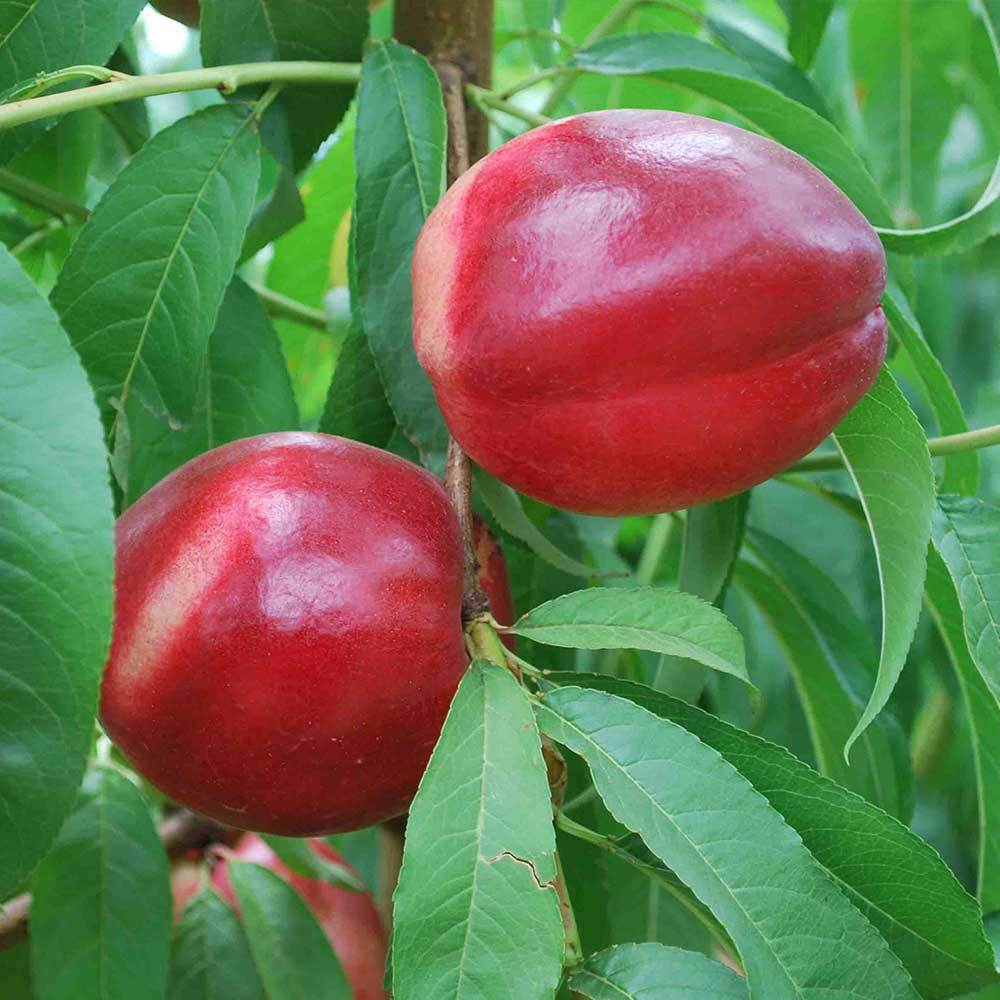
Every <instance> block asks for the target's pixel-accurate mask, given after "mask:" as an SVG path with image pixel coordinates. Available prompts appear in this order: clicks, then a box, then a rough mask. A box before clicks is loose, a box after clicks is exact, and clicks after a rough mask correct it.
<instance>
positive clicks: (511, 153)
mask: <svg viewBox="0 0 1000 1000" xmlns="http://www.w3.org/2000/svg"><path fill="white" fill-rule="evenodd" d="M884 284H885V255H884V253H883V251H882V247H881V245H880V243H879V241H878V237H877V235H876V234H875V232H874V230H873V229H872V228H871V227H870V226H869V225H868V223H867V222H866V221H865V219H864V218H863V216H862V215H861V214H860V213H859V212H858V211H857V209H855V208H854V206H853V205H852V204H851V203H850V202H849V201H848V199H847V198H846V197H845V196H844V195H843V194H841V192H840V191H839V190H838V189H837V188H836V187H835V186H834V185H833V184H832V183H831V182H830V181H829V180H828V179H827V178H826V177H824V176H823V175H822V174H821V173H820V172H819V171H818V170H816V169H815V168H814V167H813V166H811V165H810V164H809V163H808V162H807V161H806V160H804V159H802V158H801V157H799V156H797V155H796V154H795V153H792V152H790V151H789V150H787V149H785V148H784V147H782V146H779V145H778V144H776V143H774V142H772V141H771V140H769V139H765V138H763V137H761V136H758V135H754V134H751V133H749V132H745V131H743V130H742V129H738V128H735V127H734V126H731V125H726V124H724V123H722V122H717V121H711V120H709V119H704V118H699V117H696V116H692V115H682V114H675V113H672V112H662V111H604V112H596V113H593V114H584V115H578V116H576V117H573V118H567V119H563V120H562V121H559V122H555V123H553V124H551V125H546V126H544V127H542V128H538V129H535V130H533V131H531V132H529V133H527V134H526V135H524V136H522V137H520V138H518V139H515V140H514V141H513V142H510V143H507V144H506V145H504V146H502V147H501V148H500V149H498V150H496V151H495V152H493V153H491V154H490V155H489V156H487V157H486V158H485V159H483V160H481V161H480V162H479V163H478V164H477V165H476V166H474V167H473V168H472V170H470V171H469V172H468V173H466V174H465V175H464V176H462V177H461V178H460V179H459V180H458V182H457V183H456V184H455V185H454V186H453V187H452V188H451V189H450V190H449V191H448V193H447V194H446V195H445V196H444V198H443V199H442V200H441V202H440V203H439V204H438V206H437V208H436V209H435V210H434V212H433V213H432V214H431V216H430V218H429V219H428V221H427V223H426V225H425V226H424V229H423V231H422V232H421V234H420V238H419V240H418V243H417V247H416V251H415V254H414V258H413V298H414V306H413V309H414V345H415V347H416V351H417V355H418V357H419V359H420V362H421V364H422V366H423V368H424V370H425V371H426V372H427V374H428V375H429V377H430V379H431V382H432V383H433V386H434V390H435V392H436V395H437V398H438V402H439V403H440V405H441V409H442V411H443V412H444V416H445V419H446V421H447V423H448V426H449V427H450V429H451V432H452V434H453V435H454V436H455V437H456V438H457V440H458V441H459V443H460V444H461V445H462V447H463V448H464V449H465V450H466V452H468V453H469V455H471V456H472V458H473V459H474V460H475V461H476V462H478V463H479V464H480V465H482V466H484V467H485V468H486V469H488V470H489V471H490V472H492V473H493V474H494V475H496V476H497V477H499V478H500V479H502V480H504V481H505V482H507V483H509V484H510V485H511V486H514V487H516V488H517V489H519V490H521V491H522V492H524V493H526V494H528V495H530V496H533V497H536V498H538V499H540V500H543V501H545V502H547V503H550V504H554V505H556V506H559V507H563V508H567V509H570V510H576V511H581V512H584V513H591V514H607V515H617V514H625V513H650V512H654V511H662V510H671V509H678V508H682V507H689V506H692V505H694V504H699V503H704V502H706V501H710V500H715V499H719V498H721V497H725V496H728V495H731V494H733V493H737V492H739V491H740V490H743V489H746V488H748V487H750V486H752V485H754V484H755V483H758V482H761V481H763V480H764V479H767V478H768V477H769V476H772V475H774V474H775V473H776V472H778V471H780V470H781V469H783V468H785V467H786V466H788V465H789V464H790V463H792V462H793V461H795V460H796V459H797V458H799V457H801V456H802V455H803V454H805V453H806V452H808V451H810V450H811V449H812V448H814V447H815V446H816V445H817V444H819V442H820V441H821V440H822V439H823V438H824V437H825V436H826V435H827V434H828V433H829V432H830V430H831V429H832V428H833V427H834V426H835V425H836V424H837V423H838V422H839V421H840V419H841V418H842V417H843V416H844V415H845V414H846V413H847V411H848V410H849V409H850V408H851V407H852V406H853V405H854V403H855V402H857V400H858V399H859V398H860V397H861V396H862V395H863V394H864V393H865V391H866V390H867V389H868V387H869V386H870V385H871V383H872V382H873V380H874V379H875V377H876V375H877V373H878V370H879V367H880V366H881V363H882V360H883V357H884V354H885V347H886V323H885V317H884V315H883V313H882V311H881V309H880V308H879V305H878V303H879V298H880V296H881V293H882V290H883V287H884Z"/></svg>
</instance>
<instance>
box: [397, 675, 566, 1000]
mask: <svg viewBox="0 0 1000 1000" xmlns="http://www.w3.org/2000/svg"><path fill="white" fill-rule="evenodd" d="M555 875H556V868H555V835H554V832H553V829H552V813H551V806H550V801H549V788H548V782H547V780H546V774H545V765H544V763H543V761H542V756H541V749H540V742H539V735H538V729H537V728H536V726H535V722H534V719H533V717H532V713H531V707H530V705H529V703H528V698H527V695H526V693H525V691H524V690H523V689H522V688H521V687H519V686H518V684H517V683H516V682H515V681H514V679H513V677H512V676H511V675H510V674H509V673H508V672H507V671H505V670H503V669H502V668H500V667H497V666H495V665H493V664H490V663H488V662H486V661H484V660H477V661H475V662H474V663H473V664H472V666H471V667H470V668H469V671H468V673H466V675H465V677H464V678H463V680H462V682H461V684H460V686H459V689H458V693H457V694H456V695H455V700H454V702H453V703H452V707H451V711H450V712H449V714H448V718H447V720H446V722H445V725H444V728H443V730H442V732H441V737H440V739H439V740H438V744H437V747H436V748H435V750H434V754H433V756H432V757H431V761H430V764H429V765H428V767H427V771H426V773H425V774H424V777H423V780H422V781H421V783H420V789H419V791H418V792H417V796H416V798H415V799H414V800H413V805H412V806H411V808H410V816H409V820H408V822H407V832H406V847H405V851H404V854H403V866H402V870H401V871H400V875H399V884H398V887H397V889H396V893H395V896H394V923H393V940H392V970H393V991H394V994H395V995H396V996H398V997H400V998H402V1000H405V998H406V997H412V998H417V997H428V998H430V997H433V998H434V1000H549V998H551V996H552V994H553V991H554V990H555V987H556V985H557V983H558V981H559V974H560V968H561V963H562V954H563V929H562V921H561V918H560V915H559V905H558V899H557V897H556V893H555V890H554V888H553V887H552V883H553V881H554V879H555Z"/></svg>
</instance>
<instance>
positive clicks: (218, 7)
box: [201, 0, 368, 171]
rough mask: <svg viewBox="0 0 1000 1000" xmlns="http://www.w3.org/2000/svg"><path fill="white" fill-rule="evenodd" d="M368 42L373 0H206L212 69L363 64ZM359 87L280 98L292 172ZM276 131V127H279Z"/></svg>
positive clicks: (205, 46)
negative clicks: (284, 63)
mask: <svg viewBox="0 0 1000 1000" xmlns="http://www.w3.org/2000/svg"><path fill="white" fill-rule="evenodd" d="M367 35H368V4H367V2H366V0H324V2H323V3H311V4H304V3H302V2H301V0H202V4H201V55H202V62H203V63H204V64H205V65H206V66H223V65H228V64H231V63H245V62H275V61H279V60H287V59H291V60H295V59H307V60H315V61H317V62H348V63H356V62H359V61H360V60H361V49H362V46H363V45H364V41H365V38H366V37H367ZM353 95H354V87H353V86H351V85H349V84H343V85H341V86H315V87H288V88H286V90H285V92H284V93H282V94H281V95H280V97H279V99H278V100H279V103H280V105H281V107H282V110H283V111H284V114H285V116H286V118H287V130H288V141H289V144H290V146H291V152H292V157H291V164H290V165H291V167H292V168H293V170H295V171H298V170H300V169H301V168H302V167H303V166H304V165H305V164H306V163H308V162H309V158H310V157H311V156H312V154H313V153H314V152H315V151H316V148H317V147H318V146H319V144H320V143H321V142H322V141H323V140H324V139H325V138H326V137H327V136H328V135H329V134H330V133H331V132H332V131H333V130H334V129H335V128H336V127H337V125H338V123H339V122H340V120H341V118H343V117H344V115H345V114H346V112H347V107H348V105H349V104H350V103H351V98H352V96H353ZM272 127H277V126H276V123H275V124H274V125H272Z"/></svg>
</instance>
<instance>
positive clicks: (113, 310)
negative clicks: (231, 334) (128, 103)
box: [52, 105, 259, 445]
mask: <svg viewBox="0 0 1000 1000" xmlns="http://www.w3.org/2000/svg"><path fill="white" fill-rule="evenodd" d="M257 150H258V143H257V135H256V129H255V126H254V119H253V117H252V115H251V114H250V113H249V111H248V109H247V108H246V107H240V106H235V105H233V106H215V107H210V108H206V109H205V110H203V111H200V112H198V113H197V114H194V115H191V116H190V117H188V118H183V119H181V120H180V121H179V122H177V123H176V124H174V125H172V126H170V128H167V129H165V130H164V131H162V132H160V133H159V134H157V135H156V136H154V137H153V138H152V139H151V140H150V141H149V142H148V143H147V144H146V145H145V146H143V148H142V149H141V150H140V151H139V152H138V153H137V154H136V155H135V156H134V157H133V158H132V160H131V161H130V162H129V164H128V166H126V167H125V169H124V170H123V171H122V172H121V173H120V174H119V175H118V177H117V179H116V180H115V181H114V183H113V184H112V185H111V187H110V188H108V190H107V192H106V193H105V195H104V197H103V198H102V199H101V202H100V204H99V205H98V206H97V208H96V209H95V210H94V212H93V214H92V215H91V217H90V220H89V221H88V222H87V224H86V225H85V226H84V227H83V229H82V230H81V232H80V235H79V237H78V238H77V240H76V242H75V243H74V244H73V250H72V252H71V253H70V255H69V257H68V258H67V260H66V264H65V266H64V267H63V269H62V272H61V274H60V275H59V281H58V282H57V284H56V287H55V288H54V289H53V292H52V303H53V305H54V306H55V308H56V311H57V312H58V313H59V315H60V317H61V319H62V321H63V325H64V326H65V328H66V330H67V332H68V333H69V335H70V339H71V340H72V341H73V345H74V346H75V347H76V349H77V350H78V352H79V353H80V357H81V358H82V360H83V364H84V367H85V368H86V369H87V373H88V374H89V375H90V379H91V382H92V383H93V385H94V388H95V390H96V392H97V398H98V402H99V404H100V405H101V408H102V410H103V411H104V413H105V417H106V419H107V420H108V422H109V423H110V424H111V426H112V433H115V431H116V430H117V426H118V425H119V424H120V423H121V417H120V416H119V414H121V413H122V411H124V415H125V418H126V419H127V418H128V416H129V414H130V412H132V411H134V410H135V409H137V408H139V407H145V408H146V409H147V410H150V411H151V412H153V413H154V414H156V415H157V416H160V417H161V418H164V419H167V420H168V421H171V422H173V423H174V424H178V425H182V426H183V425H186V424H188V423H189V422H190V421H191V419H192V417H193V415H194V410H195V407H196V405H197V399H198V385H199V375H200V373H201V365H202V359H203V357H204V354H205V348H206V347H207V345H208V338H209V335H210V334H211V332H212V327H213V325H214V324H215V318H216V314H217V312H218V310H219V306H220V305H221V303H222V298H223V295H224V294H225V291H226V286H227V285H228V284H229V280H230V278H231V277H232V273H233V267H234V266H235V264H236V259H237V257H238V255H239V251H240V246H241V244H242V242H243V235H244V233H245V232H246V227H247V222H248V220H249V218H250V213H251V211H252V209H253V201H254V195H255V193H256V187H257V175H258V169H259V157H258V155H257ZM118 443H119V442H116V445H117V444H118Z"/></svg>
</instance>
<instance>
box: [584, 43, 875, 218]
mask: <svg viewBox="0 0 1000 1000" xmlns="http://www.w3.org/2000/svg"><path fill="white" fill-rule="evenodd" d="M573 65H575V66H578V67H579V68H580V69H582V70H584V71H586V72H589V73H601V74H604V75H611V76H621V75H652V76H655V77H656V78H657V79H661V80H664V81H666V82H669V83H676V84H680V85H681V86H683V87H687V88H689V89H691V90H694V91H695V92H697V93H699V94H704V95H705V96H706V97H710V98H711V99H712V100H714V101H717V102H718V103H719V104H722V105H723V106H724V107H727V108H730V109H731V110H732V111H734V112H736V114H738V115H739V116H740V117H742V118H744V119H745V120H746V121H748V122H749V123H750V124H752V125H753V126H754V127H755V128H757V129H759V130H761V131H762V132H764V133H765V134H766V135H769V136H771V138H773V139H776V140H777V141H778V142H780V143H782V144H783V145H785V146H788V147H789V149H794V150H795V151H796V152H798V153H800V154H802V155H803V156H805V157H806V158H807V159H809V160H811V161H812V162H813V163H814V164H815V165H816V166H817V167H819V169H820V170H822V171H823V173H825V174H826V175H827V176H828V177H829V178H830V179H831V180H832V181H833V182H834V183H835V184H836V185H837V186H838V187H840V189H841V190H842V191H843V192H844V193H845V194H846V195H847V197H848V198H850V199H851V200H852V201H853V202H854V203H855V204H856V205H857V206H858V208H859V209H861V211H862V212H864V213H865V215H867V216H868V218H869V220H871V221H872V222H873V223H877V224H883V223H887V222H890V221H891V216H890V214H889V210H888V208H887V207H886V204H885V202H884V201H883V199H882V195H881V194H880V193H879V190H878V188H877V186H876V185H875V182H874V181H873V180H872V178H871V176H870V175H869V173H868V171H867V170H866V168H865V166H864V163H863V162H862V160H861V158H860V157H859V156H858V154H857V153H856V152H855V151H854V149H853V148H852V147H851V146H850V144H849V143H848V142H847V140H846V139H845V138H844V137H843V136H842V135H841V134H840V133H839V132H838V131H837V129H836V128H835V127H834V126H833V125H832V124H831V123H830V122H828V121H827V120H826V119H825V118H821V117H820V116H819V115H817V114H816V112H815V111H813V110H811V109H810V108H806V107H804V106H803V105H801V104H799V103H797V102H796V101H793V100H790V99H789V98H787V97H785V95H784V94H780V93H778V91H777V90H775V89H774V88H773V87H772V86H771V85H770V84H769V83H766V82H764V80H763V79H762V78H761V76H760V74H758V73H757V72H756V71H755V70H753V69H752V68H751V67H750V66H749V65H748V64H747V63H745V62H744V61H743V60H742V59H738V58H737V57H736V56H733V55H730V54H729V53H728V52H722V51H721V50H719V49H717V48H714V47H713V46H711V45H708V44H707V43H705V42H701V41H699V40H698V39H695V38H689V37H687V36H685V35H674V34H670V33H669V32H654V33H650V34H645V35H617V36H615V37H613V38H607V39H605V40H604V41H601V42H597V43H596V44H595V45H590V46H588V47H587V48H585V49H581V50H580V51H579V52H578V53H577V54H576V56H575V58H574V60H573Z"/></svg>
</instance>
